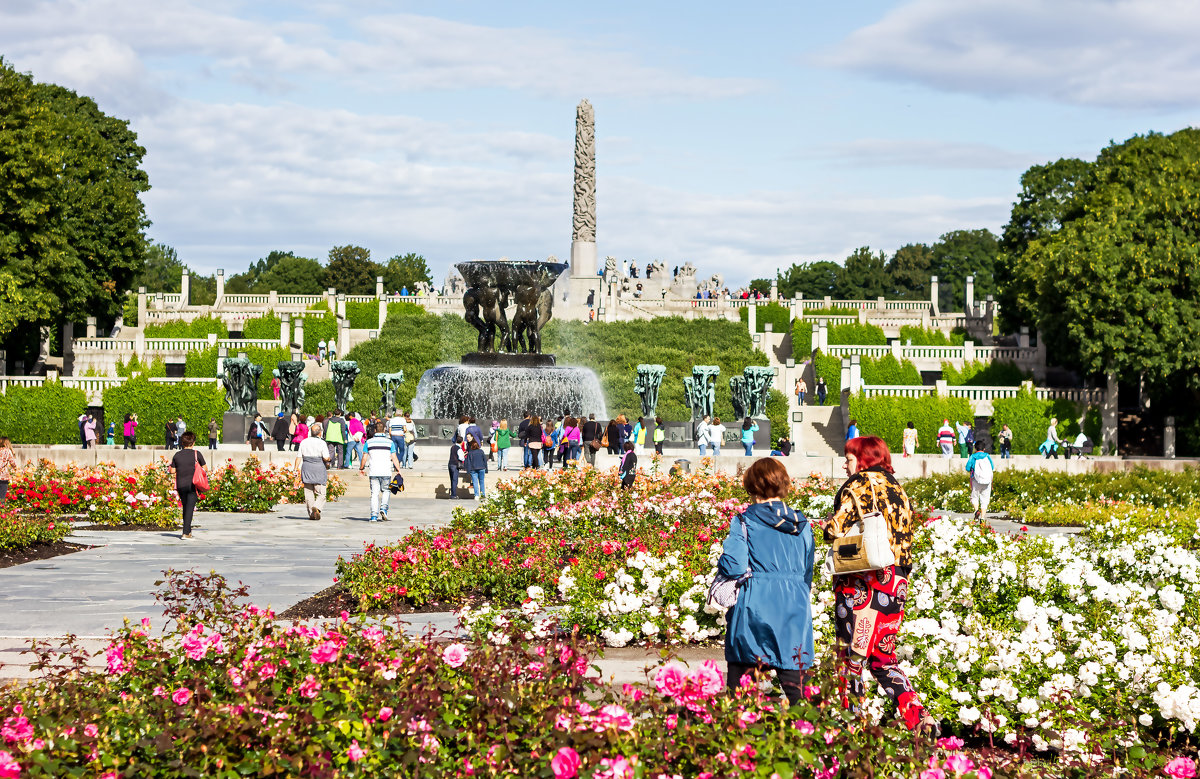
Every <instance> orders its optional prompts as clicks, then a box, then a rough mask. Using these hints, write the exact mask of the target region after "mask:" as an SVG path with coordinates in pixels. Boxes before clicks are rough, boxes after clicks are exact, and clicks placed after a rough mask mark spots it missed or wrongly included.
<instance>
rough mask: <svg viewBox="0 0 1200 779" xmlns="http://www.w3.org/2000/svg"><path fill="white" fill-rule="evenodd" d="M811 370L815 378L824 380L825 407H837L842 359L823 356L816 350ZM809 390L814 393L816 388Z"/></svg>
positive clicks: (840, 392) (828, 355)
mask: <svg viewBox="0 0 1200 779" xmlns="http://www.w3.org/2000/svg"><path fill="white" fill-rule="evenodd" d="M813 370H814V372H815V375H816V377H817V378H819V379H822V378H823V379H825V387H826V388H827V390H828V394H826V396H825V405H826V406H837V405H839V404H840V403H841V402H842V358H841V357H835V356H834V355H831V354H825V353H824V352H822V351H821V350H819V349H818V350H817V353H816V359H815V361H814V363H813ZM809 389H810V390H813V392H814V393H815V392H816V387H809ZM813 397H814V398H815V397H816V395H815V394H814V395H813Z"/></svg>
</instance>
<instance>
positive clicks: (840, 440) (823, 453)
mask: <svg viewBox="0 0 1200 779" xmlns="http://www.w3.org/2000/svg"><path fill="white" fill-rule="evenodd" d="M791 406H792V411H799V412H800V413H801V422H800V423H799V424H798V425H797V424H795V423H793V424H792V428H793V430H794V431H795V433H796V438H795V439H794V441H793V442H794V444H795V447H796V453H797V454H803V455H806V456H808V457H841V456H842V452H843V451H844V448H845V447H844V444H845V441H846V432H845V430H846V427H845V423H844V422H843V421H842V407H841V406H804V407H803V408H801V407H800V406H797V405H796V396H795V395H794V394H793V395H792V396H791Z"/></svg>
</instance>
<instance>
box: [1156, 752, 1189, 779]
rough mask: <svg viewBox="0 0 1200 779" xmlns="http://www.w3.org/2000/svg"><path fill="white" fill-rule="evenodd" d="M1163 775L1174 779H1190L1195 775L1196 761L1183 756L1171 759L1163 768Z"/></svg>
mask: <svg viewBox="0 0 1200 779" xmlns="http://www.w3.org/2000/svg"><path fill="white" fill-rule="evenodd" d="M1163 773H1164V774H1166V775H1167V776H1171V777H1174V779H1192V777H1194V776H1195V775H1196V761H1195V760H1192V759H1191V758H1190V757H1183V756H1180V757H1176V758H1172V759H1171V761H1170V762H1169V763H1167V764H1166V765H1165V766H1164V767H1163Z"/></svg>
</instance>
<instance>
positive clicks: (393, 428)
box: [387, 409, 408, 465]
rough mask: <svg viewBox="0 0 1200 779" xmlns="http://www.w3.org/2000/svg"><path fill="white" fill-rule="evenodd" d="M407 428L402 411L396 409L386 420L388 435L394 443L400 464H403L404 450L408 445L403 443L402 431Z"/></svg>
mask: <svg viewBox="0 0 1200 779" xmlns="http://www.w3.org/2000/svg"><path fill="white" fill-rule="evenodd" d="M407 429H408V423H407V422H405V421H404V412H402V411H401V410H400V409H396V413H395V414H394V415H393V416H392V418H391V419H389V420H388V421H387V430H388V435H390V436H391V437H392V443H394V444H395V445H396V458H397V459H399V460H400V464H401V465H403V464H404V450H405V449H407V448H408V447H407V446H406V445H405V443H404V433H405V431H406V430H407Z"/></svg>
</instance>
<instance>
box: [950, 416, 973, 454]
mask: <svg viewBox="0 0 1200 779" xmlns="http://www.w3.org/2000/svg"><path fill="white" fill-rule="evenodd" d="M954 429H955V431H956V432H957V433H958V453H959V454H960V455H962V458H963V459H964V460H965V459H967V458H968V457H970V456H971V453H970V452H969V451H968V448H969V447H970V444H969V443H967V433H968V432H969V431H970V430H971V428H970V427H969V426H967V423H966V422H959V421H957V420H955V422H954Z"/></svg>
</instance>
